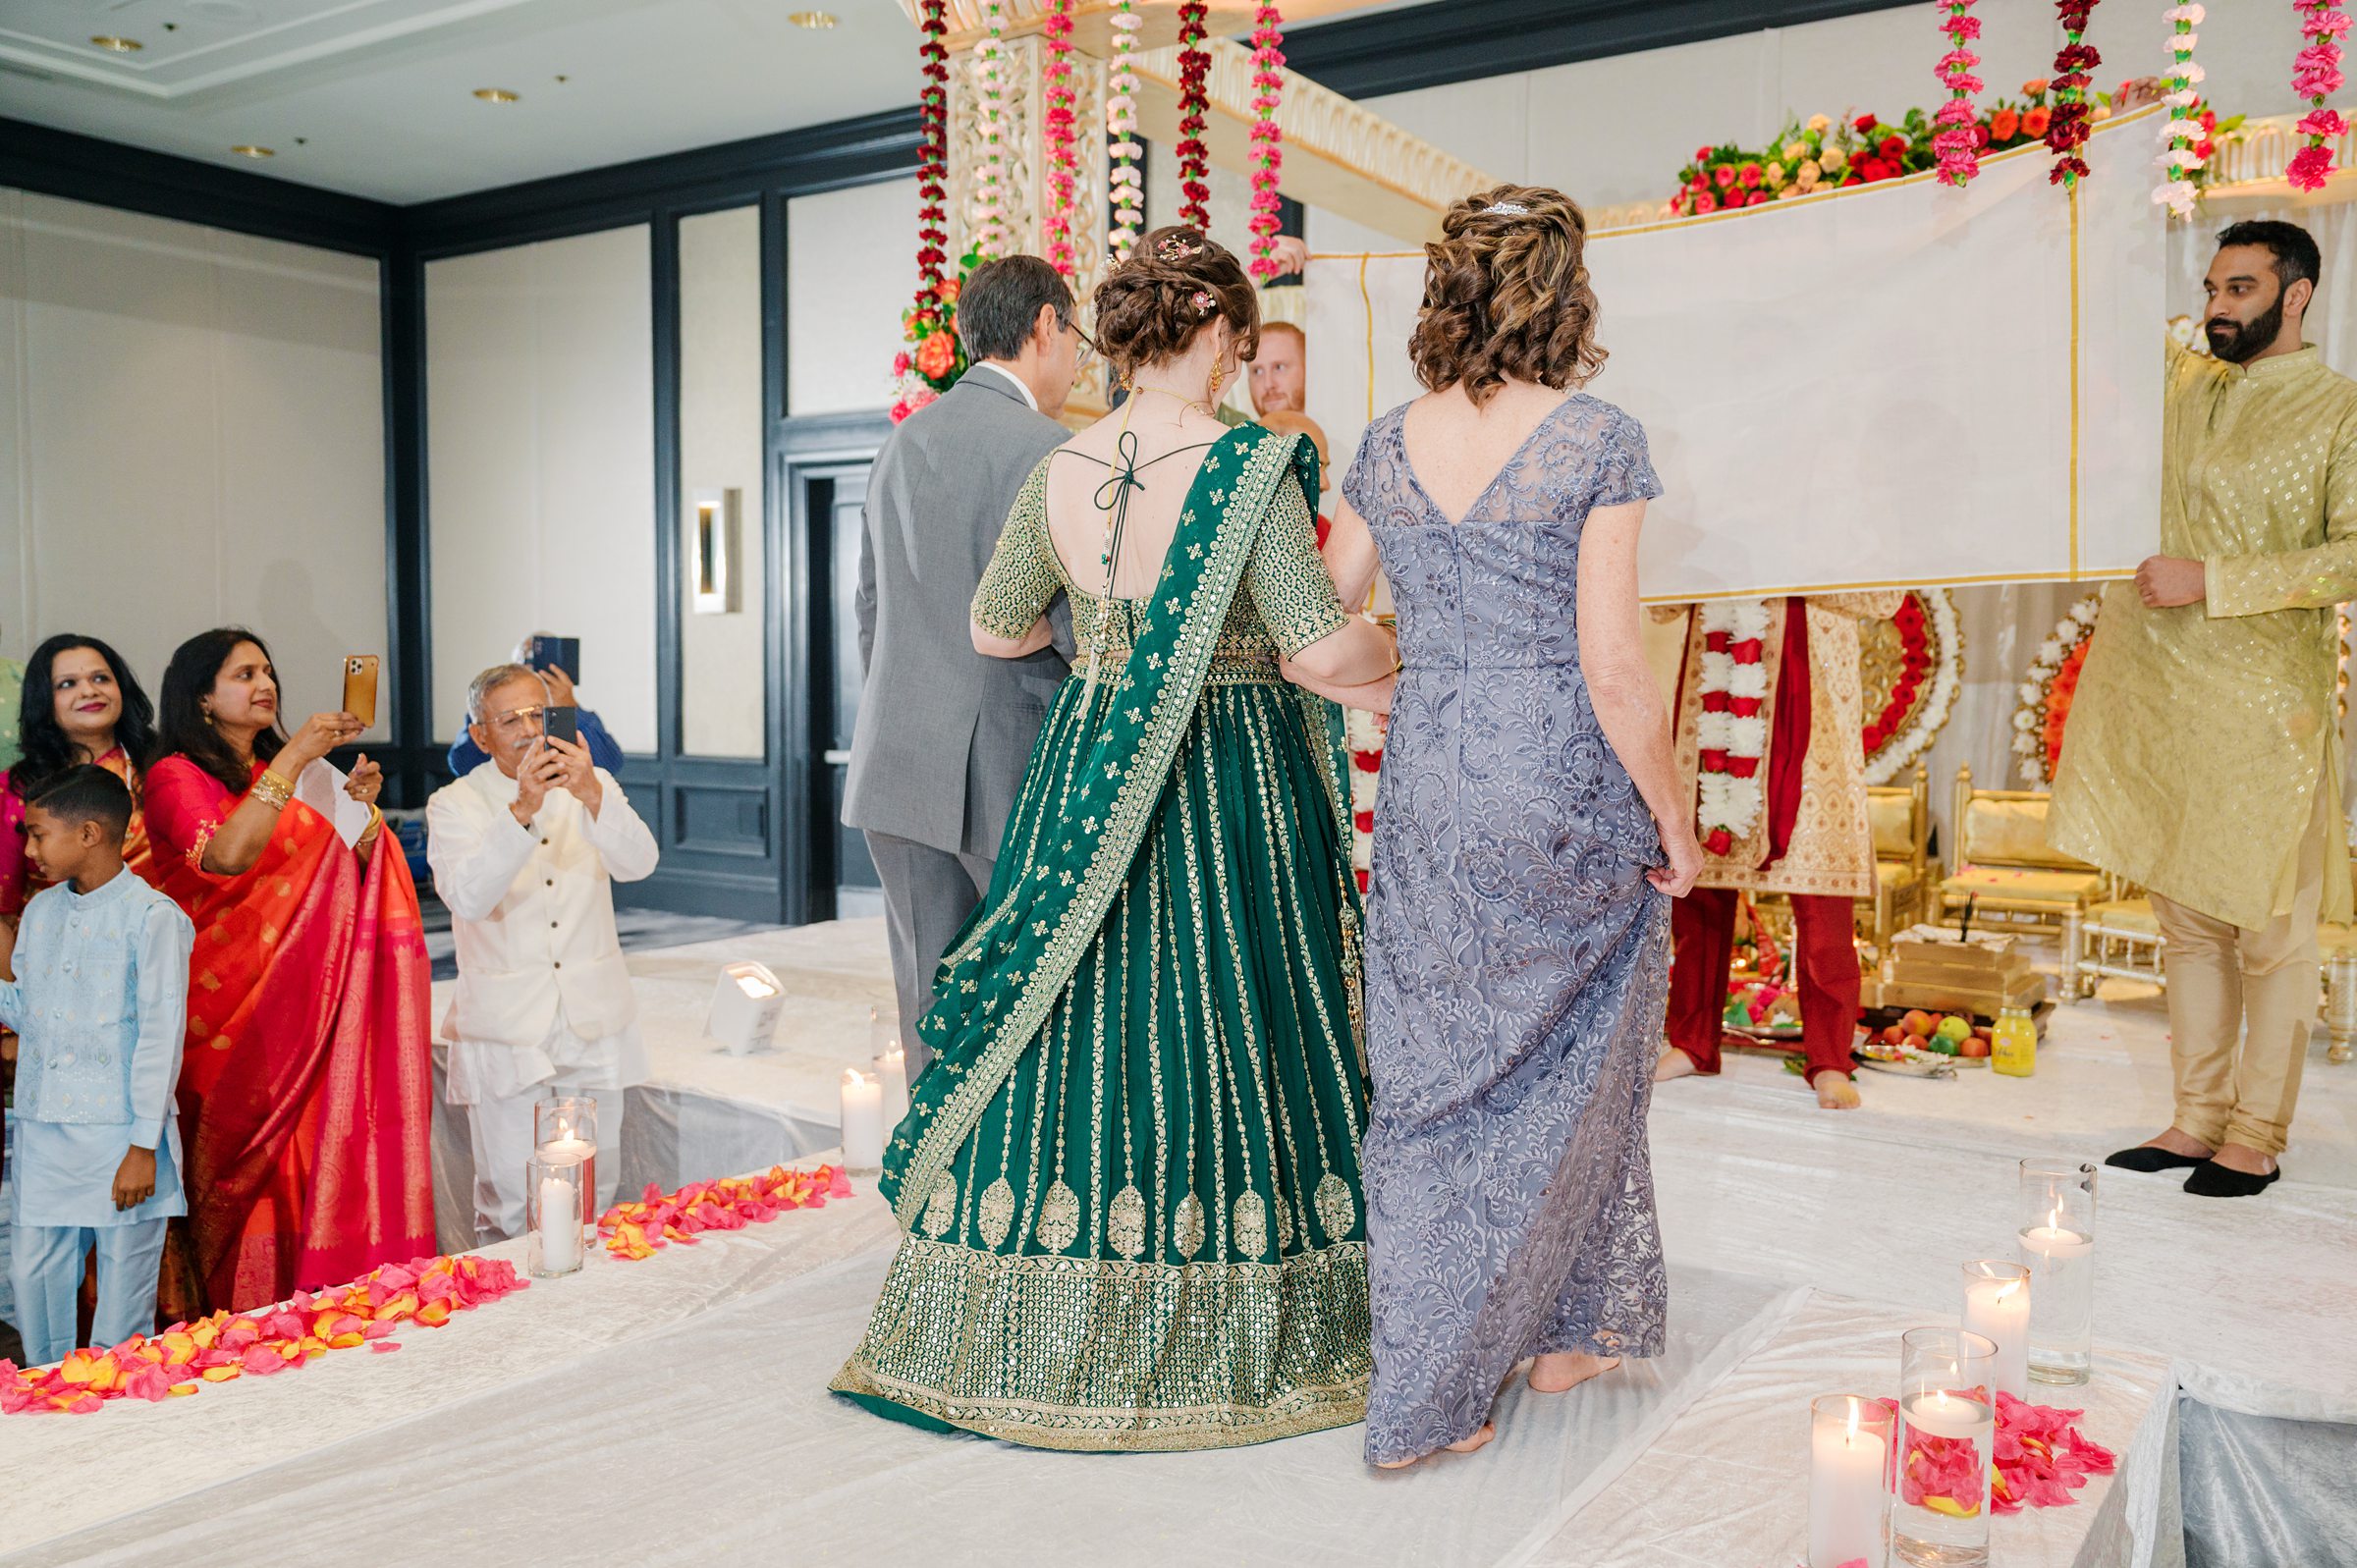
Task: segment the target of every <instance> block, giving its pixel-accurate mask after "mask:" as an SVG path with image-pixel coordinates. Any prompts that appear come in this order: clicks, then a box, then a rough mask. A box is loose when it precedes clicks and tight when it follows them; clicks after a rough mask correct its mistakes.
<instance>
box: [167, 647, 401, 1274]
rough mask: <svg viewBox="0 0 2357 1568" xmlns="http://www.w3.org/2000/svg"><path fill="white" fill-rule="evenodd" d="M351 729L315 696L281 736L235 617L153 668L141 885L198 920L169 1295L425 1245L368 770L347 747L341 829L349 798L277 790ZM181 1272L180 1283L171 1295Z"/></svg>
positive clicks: (337, 1268) (391, 871)
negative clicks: (159, 701)
mask: <svg viewBox="0 0 2357 1568" xmlns="http://www.w3.org/2000/svg"><path fill="white" fill-rule="evenodd" d="M359 730H360V724H359V721H358V720H356V719H355V718H354V717H353V716H352V715H351V714H344V713H323V714H313V715H312V716H311V717H310V718H309V719H307V720H305V721H304V722H303V724H302V726H301V728H300V729H299V730H296V731H295V733H294V735H293V736H292V737H289V736H287V735H286V734H285V733H284V732H283V731H282V730H280V728H279V723H278V682H277V676H276V675H275V673H274V672H273V671H272V669H271V666H270V655H269V651H268V650H267V649H266V648H265V647H263V645H262V643H261V640H260V639H259V638H257V637H255V636H254V635H253V634H252V633H251V632H248V631H245V630H241V629H238V628H235V627H231V628H224V629H221V630H216V631H208V632H205V633H203V634H201V635H199V636H196V637H192V638H191V639H190V640H189V641H187V642H185V643H183V644H182V645H181V647H180V650H179V651H178V652H177V653H175V654H174V655H173V656H172V663H171V665H170V667H169V668H168V669H167V670H166V671H165V672H164V686H163V740H164V747H165V749H166V751H167V752H168V753H169V754H168V755H167V756H165V757H164V758H163V760H162V761H160V762H158V763H157V764H156V765H155V766H154V767H153V768H152V769H150V770H149V772H148V776H147V798H146V812H147V831H148V834H149V836H150V838H151V840H152V842H153V845H154V854H155V862H156V866H157V869H158V872H159V875H158V876H157V879H156V885H157V886H158V887H160V888H161V889H162V890H163V891H164V892H167V893H169V894H171V895H172V897H173V899H174V900H175V901H176V902H178V903H179V904H180V906H181V907H182V908H183V909H185V910H186V911H187V912H188V914H189V917H190V918H191V919H192V920H193V921H194V922H195V925H196V948H195V953H194V955H193V957H192V959H191V973H190V985H189V1034H188V1042H187V1051H186V1054H185V1055H184V1057H183V1066H182V1068H181V1077H180V1111H181V1136H182V1141H183V1145H184V1147H185V1148H186V1149H187V1151H188V1165H187V1182H186V1185H187V1189H188V1197H189V1219H188V1240H189V1247H188V1257H187V1263H188V1265H189V1266H191V1268H190V1269H189V1270H183V1271H181V1272H180V1277H179V1278H178V1279H177V1280H176V1279H175V1278H173V1277H171V1276H172V1275H173V1272H174V1271H173V1270H172V1269H171V1268H170V1266H169V1264H168V1265H167V1280H166V1302H165V1305H166V1310H167V1311H168V1312H173V1313H180V1312H183V1311H186V1310H196V1311H202V1310H206V1309H209V1308H215V1307H229V1308H232V1309H235V1310H239V1311H243V1310H246V1309H247V1308H249V1307H254V1306H259V1305H265V1304H267V1303H271V1302H275V1301H280V1300H284V1299H285V1298H286V1297H287V1296H288V1295H290V1294H292V1293H293V1292H294V1291H295V1290H297V1289H300V1288H310V1287H318V1286H323V1285H331V1284H336V1283H340V1282H342V1281H344V1280H347V1279H351V1278H354V1277H356V1276H357V1275H358V1274H360V1273H363V1272H365V1271H367V1270H368V1269H370V1268H372V1267H374V1266H375V1265H377V1264H379V1263H383V1262H386V1261H388V1260H403V1261H406V1260H408V1259H411V1258H415V1257H419V1256H422V1255H424V1254H427V1253H430V1252H432V1251H433V1239H434V1222H433V1219H434V1216H433V1166H432V1162H431V1156H430V1153H429V1147H428V1132H429V1116H430V1113H431V1108H432V1104H431V1086H430V1078H429V1058H428V1054H427V1053H428V1026H427V1009H428V1001H427V974H428V970H427V963H426V954H425V940H424V935H423V931H422V927H421V923H420V921H419V918H418V913H417V891H416V889H415V887H414V886H413V885H412V884H411V881H410V872H409V867H408V865H407V863H406V862H405V861H404V860H403V858H402V856H401V855H400V854H399V853H397V852H390V851H389V852H386V853H382V854H379V853H376V852H375V850H376V848H377V843H378V840H379V838H380V837H381V830H382V828H383V818H382V817H381V816H379V815H378V814H377V812H376V809H375V799H376V793H377V790H378V788H379V787H380V786H381V785H382V783H383V778H382V775H381V773H380V772H379V771H378V769H377V767H376V765H375V764H373V763H371V762H369V761H368V760H367V759H366V758H365V757H362V758H361V759H360V762H359V764H358V765H357V766H356V768H355V769H354V771H353V774H352V777H351V778H350V779H349V780H348V781H345V782H344V784H343V789H344V793H345V794H346V795H347V796H348V797H349V798H350V800H351V801H353V802H356V803H357V804H358V805H360V806H364V807H365V808H366V821H367V826H366V828H365V830H364V831H362V832H360V833H358V834H357V835H356V838H353V839H352V841H347V834H346V833H345V832H340V831H339V829H338V826H337V823H336V822H335V821H333V820H331V818H330V816H329V815H327V814H325V813H333V814H334V815H335V816H337V817H343V816H346V815H347V814H348V813H349V815H352V816H357V815H358V813H357V812H356V811H351V810H350V808H347V807H343V806H341V805H339V803H338V802H337V801H336V799H335V796H334V795H333V794H332V793H330V792H327V791H322V790H314V789H312V788H311V787H309V786H307V785H306V786H304V787H303V790H302V793H303V794H304V796H305V798H304V799H297V798H295V795H296V792H297V788H298V784H299V783H300V782H301V780H302V778H303V775H304V772H305V770H307V769H310V768H313V767H318V766H323V765H324V759H325V757H326V755H327V753H328V751H329V750H330V749H332V748H333V747H335V746H337V745H340V744H343V743H344V742H346V741H349V740H351V739H354V738H356V736H357V734H358V732H359ZM320 777H322V778H328V777H332V773H331V774H330V775H323V776H320ZM191 1271H192V1274H193V1285H194V1292H193V1293H194V1295H195V1298H196V1299H192V1300H182V1299H178V1298H180V1297H182V1296H185V1295H189V1294H191V1291H190V1279H189V1275H190V1272H191ZM175 1285H178V1287H179V1288H178V1289H175V1288H174V1287H175Z"/></svg>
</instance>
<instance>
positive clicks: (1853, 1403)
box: [1809, 1394, 1891, 1568]
mask: <svg viewBox="0 0 2357 1568" xmlns="http://www.w3.org/2000/svg"><path fill="white" fill-rule="evenodd" d="M1810 1414H1811V1418H1812V1419H1811V1422H1810V1432H1809V1568H1841V1565H1842V1564H1844V1563H1850V1562H1855V1561H1857V1560H1859V1559H1861V1558H1863V1559H1864V1560H1865V1561H1867V1562H1880V1561H1882V1555H1883V1500H1884V1494H1885V1491H1886V1489H1887V1487H1886V1480H1885V1478H1886V1477H1887V1476H1888V1475H1889V1473H1890V1472H1889V1455H1890V1446H1891V1444H1890V1435H1889V1434H1890V1422H1891V1415H1890V1412H1889V1410H1887V1409H1886V1408H1885V1407H1884V1406H1883V1405H1882V1404H1881V1402H1880V1401H1875V1400H1867V1399H1861V1398H1859V1397H1858V1396H1857V1395H1855V1394H1834V1395H1830V1396H1828V1397H1826V1398H1823V1399H1820V1400H1818V1401H1816V1402H1815V1404H1814V1405H1812V1406H1811V1407H1810Z"/></svg>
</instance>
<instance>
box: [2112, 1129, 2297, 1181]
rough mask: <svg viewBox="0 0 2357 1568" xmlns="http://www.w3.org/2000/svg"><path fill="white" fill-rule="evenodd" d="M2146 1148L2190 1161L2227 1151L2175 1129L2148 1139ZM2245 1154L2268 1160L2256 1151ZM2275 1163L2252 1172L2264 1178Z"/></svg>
mask: <svg viewBox="0 0 2357 1568" xmlns="http://www.w3.org/2000/svg"><path fill="white" fill-rule="evenodd" d="M2144 1147H2145V1148H2147V1149H2165V1150H2167V1151H2168V1152H2169V1153H2170V1154H2172V1155H2183V1156H2185V1157H2186V1158H2187V1159H2189V1160H2208V1159H2210V1158H2211V1156H2212V1155H2213V1154H2216V1155H2220V1156H2223V1155H2224V1153H2225V1150H2223V1149H2219V1150H2213V1149H2212V1148H2211V1147H2210V1146H2209V1145H2208V1144H2206V1143H2204V1142H2202V1140H2201V1139H2199V1138H2196V1137H2195V1136H2194V1135H2193V1134H2192V1133H2189V1132H2179V1131H2178V1130H2177V1129H2176V1128H2174V1127H2171V1128H2169V1129H2168V1130H2167V1131H2166V1132H2164V1133H2162V1134H2161V1135H2160V1136H2159V1137H2157V1138H2147V1139H2146V1140H2145V1141H2144ZM2227 1147H2228V1148H2232V1147H2234V1146H2233V1145H2228V1146H2227ZM2243 1154H2244V1156H2246V1157H2250V1158H2256V1159H2261V1160H2265V1159H2267V1157H2266V1156H2264V1155H2260V1154H2258V1152H2257V1151H2256V1150H2250V1149H2245V1150H2243ZM2219 1163H2220V1164H2221V1165H2222V1164H2225V1163H2226V1162H2225V1161H2224V1160H2223V1159H2222V1158H2221V1159H2220V1161H2219ZM2229 1168H2231V1169H2235V1170H2240V1169H2241V1168H2242V1167H2241V1166H2240V1165H2233V1166H2230V1167H2229ZM2274 1168H2275V1162H2274V1161H2272V1160H2269V1161H2268V1162H2267V1163H2266V1164H2265V1165H2261V1166H2256V1167H2254V1168H2253V1169H2252V1171H2251V1174H2252V1175H2255V1176H2263V1175H2265V1174H2267V1172H2268V1171H2270V1170H2273V1169H2274Z"/></svg>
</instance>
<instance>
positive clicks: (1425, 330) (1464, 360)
mask: <svg viewBox="0 0 2357 1568" xmlns="http://www.w3.org/2000/svg"><path fill="white" fill-rule="evenodd" d="M1501 208H1503V209H1505V210H1498V209H1501ZM1587 243H1588V220H1587V217H1586V215H1585V214H1583V213H1582V212H1581V211H1580V210H1579V204H1578V203H1577V202H1575V201H1573V200H1572V199H1571V198H1570V197H1569V196H1566V195H1564V194H1563V193H1562V191H1561V190H1551V189H1548V188H1547V187H1545V186H1499V187H1498V188H1496V189H1491V190H1484V191H1480V192H1478V193H1476V194H1474V195H1470V196H1466V197H1464V198H1463V199H1462V200H1460V201H1458V202H1457V203H1456V204H1455V205H1454V206H1453V207H1451V208H1450V209H1449V215H1448V216H1447V217H1446V218H1444V219H1442V220H1441V238H1440V239H1439V240H1437V241H1434V242H1433V243H1430V244H1427V245H1426V246H1425V247H1424V255H1425V257H1426V266H1425V269H1424V307H1423V309H1422V310H1421V311H1420V312H1418V314H1417V319H1416V330H1415V333H1414V335H1413V336H1412V337H1410V338H1409V339H1408V343H1407V351H1408V356H1409V357H1410V358H1411V359H1413V360H1414V361H1415V365H1416V379H1417V380H1418V381H1421V382H1422V383H1424V385H1425V386H1426V387H1427V388H1429V389H1431V390H1432V391H1434V392H1440V391H1442V390H1444V389H1446V388H1449V387H1453V386H1456V385H1458V384H1460V383H1461V384H1462V385H1463V387H1464V389H1465V396H1466V397H1468V398H1471V399H1472V400H1473V401H1474V403H1476V404H1482V403H1487V402H1488V401H1489V399H1490V395H1491V394H1492V393H1494V392H1496V391H1497V390H1498V389H1499V388H1500V387H1502V386H1504V385H1506V383H1507V379H1508V378H1509V377H1510V378H1512V379H1514V380H1517V381H1535V382H1538V383H1539V384H1541V385H1542V386H1549V387H1556V388H1566V387H1580V386H1585V385H1586V384H1587V383H1588V382H1590V381H1592V380H1594V379H1595V377H1596V372H1598V371H1599V370H1602V369H1603V368H1604V360H1605V351H1604V350H1603V349H1602V348H1601V347H1599V346H1598V344H1597V342H1596V291H1595V290H1593V289H1592V288H1590V287H1589V286H1588V268H1587V261H1586V252H1587Z"/></svg>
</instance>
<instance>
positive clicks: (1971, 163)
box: [1932, 0, 1983, 189]
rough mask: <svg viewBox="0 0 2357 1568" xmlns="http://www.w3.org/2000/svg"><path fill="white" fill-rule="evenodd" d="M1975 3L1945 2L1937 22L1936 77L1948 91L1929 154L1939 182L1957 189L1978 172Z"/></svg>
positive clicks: (1936, 119)
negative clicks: (1941, 47) (1940, 45)
mask: <svg viewBox="0 0 2357 1568" xmlns="http://www.w3.org/2000/svg"><path fill="white" fill-rule="evenodd" d="M1975 3H1976V0H1946V5H1945V6H1943V7H1942V12H1943V15H1942V17H1941V21H1940V28H1941V30H1942V31H1944V32H1946V34H1947V53H1946V54H1944V55H1942V56H1941V57H1940V65H1939V68H1938V75H1939V78H1940V80H1941V81H1942V82H1943V83H1945V84H1946V87H1947V102H1946V103H1944V104H1942V105H1941V106H1940V112H1939V113H1938V114H1936V115H1934V116H1933V117H1932V124H1933V125H1934V126H1935V127H1937V128H1938V129H1936V130H1935V131H1934V132H1933V133H1932V151H1933V152H1934V153H1936V154H1938V156H1939V159H1940V178H1941V179H1942V180H1945V181H1946V182H1947V183H1948V184H1949V185H1951V186H1954V187H1956V188H1957V189H1963V188H1964V187H1965V186H1967V185H1970V184H1971V183H1972V177H1973V176H1974V175H1977V174H1979V173H1980V172H1981V138H1980V115H1979V114H1978V113H1977V112H1975V111H1974V109H1973V107H1972V95H1973V94H1974V93H1976V92H1978V91H1980V90H1981V87H1982V85H1983V83H1982V81H1981V79H1980V78H1978V77H1976V76H1974V75H1973V74H1972V68H1973V67H1974V66H1977V65H1979V64H1980V63H1981V57H1980V56H1979V55H1977V54H1974V53H1973V52H1972V50H1971V48H1970V47H1969V45H1970V44H1971V42H1972V40H1973V39H1975V38H1978V37H1979V36H1980V35H1981V19H1980V18H1978V17H1976V16H1974V15H1973V14H1972V8H1973V6H1974V4H1975Z"/></svg>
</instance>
